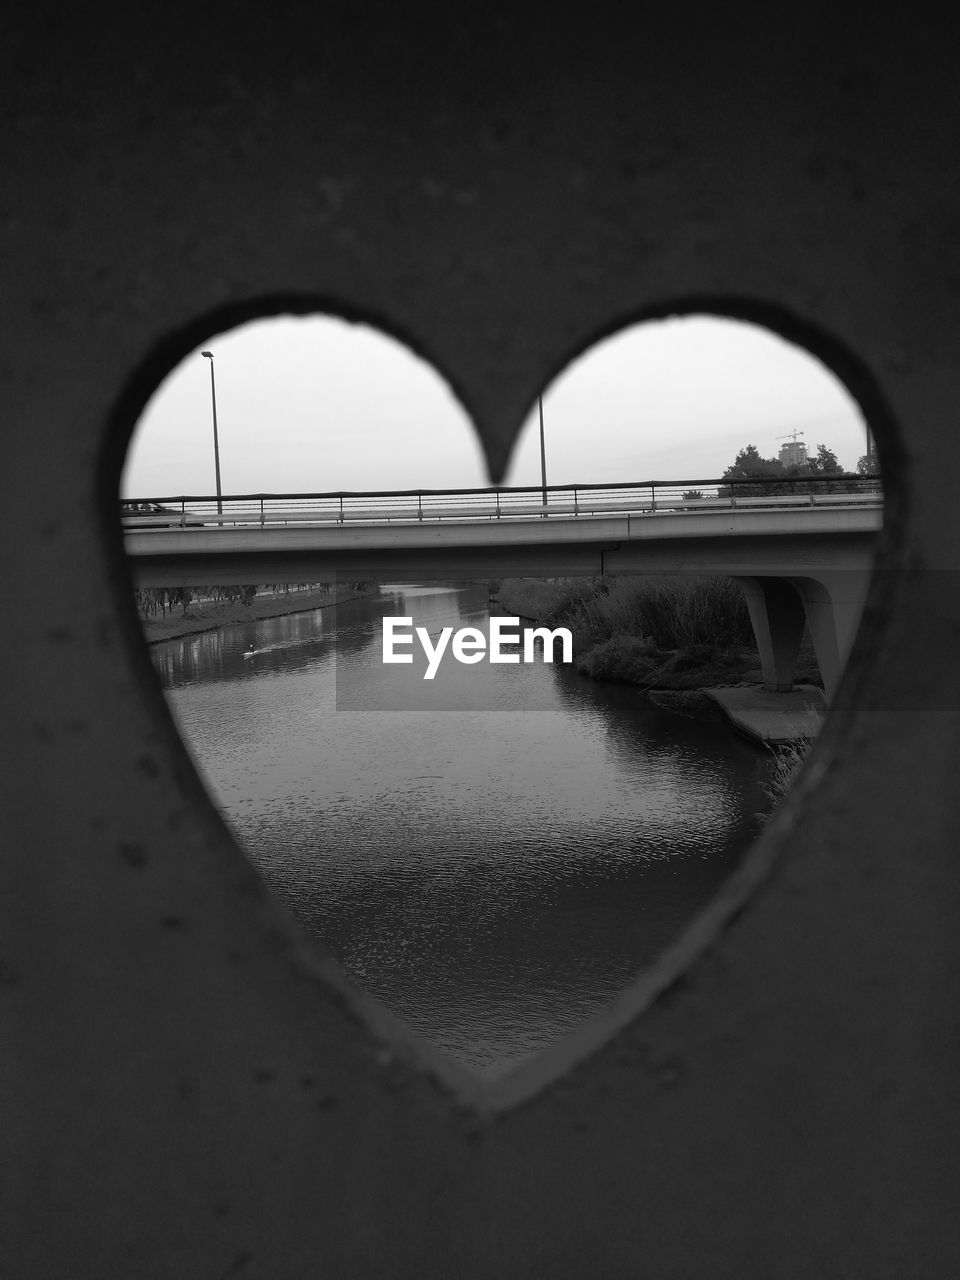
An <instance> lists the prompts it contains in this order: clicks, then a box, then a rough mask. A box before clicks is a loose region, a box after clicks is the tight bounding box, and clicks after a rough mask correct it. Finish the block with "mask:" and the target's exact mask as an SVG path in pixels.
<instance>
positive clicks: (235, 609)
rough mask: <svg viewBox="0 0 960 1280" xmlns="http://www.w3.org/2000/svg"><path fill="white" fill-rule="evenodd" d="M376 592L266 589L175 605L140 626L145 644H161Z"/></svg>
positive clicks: (143, 618)
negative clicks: (231, 598) (235, 597)
mask: <svg viewBox="0 0 960 1280" xmlns="http://www.w3.org/2000/svg"><path fill="white" fill-rule="evenodd" d="M378 591H379V587H376V586H372V587H360V588H356V587H345V586H344V587H338V586H331V585H325V584H319V585H312V586H308V587H305V588H303V589H301V590H298V589H297V588H296V587H293V588H291V589H288V590H286V591H283V590H278V591H276V592H274V591H273V590H272V589H270V588H266V589H265V590H264V591H263V592H262V593H261V594H258V595H255V596H253V598H252V599H251V600H249V601H247V602H244V601H240V600H234V601H226V600H193V601H191V602H190V604H188V605H187V607H186V609H185V610H181V608H180V606H179V605H178V606H175V607H174V608H173V609H168V610H167V613H166V615H162V614H160V613H159V612H158V613H154V614H150V615H148V616H144V615H143V614H142V613H141V615H140V623H141V626H142V627H143V634H144V636H145V638H146V641H147V644H160V643H161V642H162V641H164V640H177V639H179V638H180V637H181V636H190V635H195V634H196V633H198V632H200V631H215V630H216V629H217V628H218V627H228V626H230V625H231V623H234V622H250V621H251V620H259V619H261V618H280V617H284V616H286V615H287V614H291V613H306V612H307V611H308V610H310V609H325V608H329V607H330V606H331V605H335V604H341V603H342V602H343V601H345V600H360V599H363V598H364V597H366V596H370V595H374V594H376V593H377V592H378Z"/></svg>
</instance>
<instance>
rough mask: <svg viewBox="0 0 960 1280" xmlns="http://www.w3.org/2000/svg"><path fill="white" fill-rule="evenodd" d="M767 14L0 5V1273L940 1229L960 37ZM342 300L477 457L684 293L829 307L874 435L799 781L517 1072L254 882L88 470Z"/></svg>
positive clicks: (948, 970)
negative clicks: (384, 982)
mask: <svg viewBox="0 0 960 1280" xmlns="http://www.w3.org/2000/svg"><path fill="white" fill-rule="evenodd" d="M772 12H773V10H771V9H770V8H769V7H767V8H765V9H763V10H759V9H758V10H757V11H756V12H754V11H752V10H750V9H747V8H740V7H735V8H734V9H732V10H731V9H729V8H728V7H726V6H715V7H714V10H713V11H712V12H710V13H707V14H704V13H703V12H702V11H701V12H695V13H693V14H686V13H682V12H678V11H677V10H676V9H675V8H674V7H668V6H661V7H660V8H658V10H657V11H656V13H654V14H653V15H651V16H645V15H642V14H639V13H638V12H637V10H636V8H634V7H630V8H628V7H627V6H623V7H622V9H618V10H616V11H614V10H613V9H611V8H606V7H604V6H602V5H601V6H592V7H589V6H588V7H583V6H581V7H578V8H575V9H574V10H572V11H570V10H569V9H568V8H567V7H563V6H552V7H547V6H545V5H544V6H542V7H534V6H524V5H515V4H513V5H485V6H474V7H471V8H470V9H469V10H465V11H458V7H457V6H449V7H448V10H447V12H446V14H445V15H441V17H440V18H438V17H437V14H436V12H435V11H432V10H430V9H426V8H425V9H424V10H423V11H422V12H421V11H420V10H418V7H417V6H416V5H387V4H382V3H380V4H369V5H357V4H355V3H351V4H346V3H342V4H322V5H321V4H305V3H286V2H285V0H281V2H280V3H278V4H276V5H272V6H258V7H257V8H256V9H255V10H251V11H249V12H246V13H245V12H244V10H243V8H242V7H241V6H222V7H219V8H218V7H217V6H211V5H193V6H186V5H183V4H180V3H171V4H168V5H165V6H163V7H159V6H152V5H147V6H133V5H128V6H125V7H124V8H122V9H119V8H118V9H117V10H116V11H114V10H113V9H112V8H109V7H105V6H103V7H100V8H99V9H98V8H91V7H83V6H72V7H68V6H62V5H56V6H54V5H50V4H48V3H45V2H43V0H41V3H35V4H30V5H21V6H18V7H17V8H16V10H15V11H13V12H12V13H11V14H8V15H7V16H6V17H5V19H4V24H5V29H4V31H3V34H2V39H0V59H2V64H3V65H2V68H0V95H2V97H3V103H4V109H5V110H4V117H3V118H4V121H5V123H4V126H3V131H2V135H0V146H2V162H0V171H2V174H3V181H2V190H0V254H2V262H3V267H2V282H3V283H2V289H0V339H2V340H0V405H2V410H0V422H2V439H3V453H2V459H3V462H4V464H5V466H4V477H5V484H4V535H3V542H2V555H3V561H2V567H3V579H2V581H3V587H4V593H5V595H4V599H5V605H6V616H7V625H6V626H5V628H4V644H3V660H2V662H0V679H2V690H3V692H2V702H0V732H2V734H3V742H4V747H3V752H4V755H3V761H4V768H3V770H2V773H0V784H2V788H3V793H2V799H0V824H2V825H0V832H2V835H0V847H2V862H0V866H2V875H3V895H2V903H3V911H4V915H5V919H4V922H3V927H2V935H0V948H2V955H0V1001H2V1006H0V1027H2V1034H3V1040H4V1047H3V1051H2V1053H0V1074H2V1144H3V1151H2V1178H3V1187H2V1204H3V1216H2V1220H0V1258H2V1261H3V1267H2V1270H3V1272H4V1274H5V1275H10V1276H17V1277H28V1278H29V1280H34V1278H40V1277H42V1278H43V1280H53V1278H56V1277H67V1276H69V1277H82V1278H87V1277H89V1278H90V1280H105V1278H106V1277H114V1276H116V1277H133V1276H136V1277H140V1276H144V1277H147V1276H149V1277H154V1276H156V1277H165V1278H167V1277H173V1276H175V1277H178V1280H179V1278H184V1277H194V1276H196V1277H205V1278H208V1277H212V1276H227V1275H237V1276H243V1277H252V1276H269V1277H302V1276H314V1275H336V1276H362V1277H373V1276H389V1277H396V1276H417V1277H425V1276H437V1277H445V1278H448V1277H451V1276H456V1277H474V1276H484V1277H493V1276H497V1277H505V1276H531V1275H539V1276H550V1277H563V1276H576V1277H582V1276H594V1275H595V1276H619V1275H627V1276H653V1277H668V1276H670V1277H678V1276H683V1277H691V1276H703V1277H711V1280H712V1278H715V1277H719V1276H736V1277H744V1276H756V1277H771V1276H777V1277H809V1276H818V1277H819V1276H836V1277H840V1276H843V1277H851V1276H866V1277H873V1278H875V1277H894V1276H895V1277H898V1278H901V1277H909V1276H917V1277H920V1276H922V1277H930V1276H942V1275H949V1274H951V1273H952V1272H953V1271H954V1270H955V1266H956V1258H957V1256H958V1249H960V1240H958V1235H960V1226H958V1224H960V1216H958V1215H957V1214H956V1188H957V1174H958V1170H957V1151H958V1148H957V1142H956V1132H957V1126H958V1119H960V1117H958V1094H957V1078H958V1066H960V1035H958V1014H957V1008H958V1000H957V995H958V977H957V961H958V937H960V931H958V930H957V928H956V920H957V915H958V906H960V902H958V898H960V892H958V891H960V883H958V880H960V877H958V871H957V859H956V854H955V847H956V835H955V833H956V830H957V827H958V817H960V814H958V800H957V788H956V752H957V745H958V718H957V706H958V695H960V687H958V684H960V665H958V664H957V663H956V661H955V654H956V648H957V638H958V635H960V593H958V592H957V591H956V590H955V585H956V577H955V568H956V565H957V562H958V560H957V557H958V551H960V546H958V543H960V507H958V504H957V500H956V492H955V490H956V484H955V476H956V474H957V464H958V461H960V459H958V452H960V433H958V430H957V423H958V421H960V362H958V360H957V351H958V349H960V345H958V337H960V335H958V325H960V310H958V299H960V259H958V253H957V243H958V242H957V234H956V232H957V226H958V225H960V210H958V199H960V197H958V191H960V185H958V183H957V163H958V162H957V157H958V155H960V145H958V144H960V139H958V125H960V108H958V103H957V95H956V77H955V58H954V41H953V34H954V33H953V32H952V31H951V30H947V29H944V27H943V25H942V24H943V20H942V19H940V20H938V22H937V23H933V22H927V21H926V20H925V19H924V16H923V13H922V10H919V9H917V8H916V7H914V8H911V9H908V10H904V11H902V12H898V13H896V14H894V15H893V16H891V17H884V16H882V14H883V13H885V12H886V11H884V10H881V11H878V12H874V13H873V14H871V16H870V20H869V23H868V24H866V25H863V24H860V23H859V22H858V21H856V20H854V19H853V18H846V17H843V16H842V15H840V16H838V15H837V14H836V13H835V12H831V13H828V12H827V11H823V12H821V11H820V10H818V9H817V8H815V7H814V8H803V9H802V10H797V11H796V17H795V19H794V20H792V21H789V20H787V19H784V18H777V19H771V17H770V14H771V13H772ZM778 12H779V11H778ZM790 12H791V13H793V12H794V11H793V10H791V11H790ZM627 13H629V14H630V17H629V18H627V17H625V16H623V15H625V14H627ZM878 13H879V15H880V16H878ZM318 305H329V306H330V307H332V308H333V309H335V310H338V311H340V312H342V313H346V314H348V315H353V316H357V317H362V318H365V319H369V320H372V321H374V322H376V323H379V324H380V325H382V326H383V327H384V328H386V329H387V330H389V331H390V332H392V333H394V334H395V335H398V336H400V337H401V338H403V339H405V340H406V341H407V342H409V343H410V345H411V346H413V347H414V348H415V349H416V350H418V351H420V352H421V353H423V354H425V355H426V356H427V357H428V358H429V359H431V360H432V361H433V363H434V364H435V365H436V367H437V368H438V369H439V370H441V371H442V372H443V373H444V374H445V375H446V376H447V377H448V379H449V380H450V382H451V383H452V385H453V386H454V387H455V388H456V389H457V390H458V392H459V394H460V396H461V397H462V399H463V402H464V404H465V405H466V406H467V408H468V409H469V410H470V411H471V413H472V414H473V416H474V420H475V421H476V424H477V428H478V430H479V431H480V433H481V436H482V438H483V441H484V443H485V446H486V449H487V452H488V456H489V458H490V460H491V466H492V469H493V472H494V474H495V475H498V474H499V473H500V471H501V470H502V467H503V464H504V461H505V459H506V457H507V454H508V451H509V446H510V442H511V440H512V438H513V436H514V432H515V431H516V429H517V426H518V424H519V423H520V422H521V420H522V418H523V416H524V414H525V412H526V410H527V408H528V407H529V405H530V404H531V403H532V401H533V399H534V397H535V395H536V393H537V391H538V390H539V389H540V388H541V387H542V386H543V384H544V383H545V382H546V381H548V380H549V379H550V377H551V376H553V375H554V374H555V373H556V372H557V371H558V370H559V369H560V368H562V367H563V365H564V363H565V362H566V361H567V360H568V359H569V358H570V357H571V356H572V355H573V354H575V353H577V352H579V351H581V350H582V349H583V348H584V347H585V346H586V345H588V344H589V343H590V342H592V341H593V340H595V339H596V338H597V337H599V336H600V335H602V334H605V333H608V332H610V331H612V330H613V329H616V328H617V327H619V326H620V325H622V324H623V323H624V322H626V321H628V320H631V319H634V318H637V317H639V316H642V315H655V314H662V313H664V312H668V311H670V310H673V309H676V308H681V309H682V308H685V307H692V308H699V309H707V310H715V311H718V312H720V313H730V314H737V315H741V316H743V317H746V318H750V319H754V320H758V321H760V322H766V323H768V324H770V325H771V326H772V327H774V328H775V329H778V330H779V331H781V332H783V333H784V334H785V335H787V336H789V337H791V338H792V339H794V340H797V341H801V342H806V343H807V344H808V345H809V347H810V348H811V349H812V350H813V351H815V352H816V353H817V354H819V355H820V356H821V358H823V359H824V360H825V361H827V362H828V363H830V364H832V366H833V367H834V369H835V370H836V371H837V372H838V373H839V374H840V375H841V376H842V377H844V378H845V379H846V380H847V382H848V385H849V386H850V388H851V390H852V391H853V393H854V395H855V396H856V397H857V398H858V399H859V400H860V402H861V404H862V405H863V407H864V408H865V410H866V412H867V414H868V416H869V418H870V421H871V424H872V426H873V430H874V434H875V437H876V440H877V444H878V447H879V450H880V455H881V461H882V463H883V465H884V467H885V474H886V480H887V493H888V509H887V529H886V531H885V534H884V538H883V545H882V548H881V553H880V554H881V568H880V570H879V572H878V575H877V578H876V581H875V586H874V589H873V592H872V594H871V597H870V600H869V601H868V605H867V611H866V616H865V623H864V626H863V628H862V629H861V635H860V637H859V639H858V641H857V644H856V646H855V649H854V653H853V656H852V658H851V662H850V665H849V667H848V670H847V675H846V678H845V680H844V683H843V686H842V688H841V690H840V692H839V694H838V696H837V698H836V700H835V703H834V707H833V711H832V714H831V717H830V720H829V723H828V725H827V727H826V729H825V730H824V733H823V736H822V738H821V740H820V743H819V745H818V748H817V751H816V754H815V756H814V758H813V759H812V761H811V762H810V765H809V767H808V769H807V770H806V772H805V773H804V775H803V778H802V780H801V784H800V785H799V787H798V788H797V789H796V790H795V792H794V794H793V796H792V797H791V799H790V800H789V802H788V804H787V805H786V806H785V807H784V808H783V809H782V810H781V812H780V815H779V817H778V818H777V820H776V821H775V822H774V823H773V824H771V825H770V826H769V827H768V829H767V832H766V834H765V835H764V837H763V840H762V841H761V843H760V844H759V845H758V846H757V847H756V849H755V851H754V853H753V855H752V857H751V860H750V861H749V863H748V865H747V867H746V869H745V871H744V873H743V875H742V876H741V877H740V879H739V880H738V881H737V883H736V884H735V885H733V886H731V888H730V889H729V891H728V892H727V894H726V896H725V897H724V898H723V899H722V900H721V901H720V902H719V903H718V904H717V906H716V908H715V909H714V910H713V912H712V914H711V915H709V916H708V917H707V918H706V919H705V920H704V921H703V922H702V923H701V925H700V926H699V927H698V928H697V929H696V930H694V931H692V932H691V933H690V934H689V935H687V936H686V938H685V939H684V940H683V941H682V943H681V944H680V945H679V946H678V948H677V949H676V950H675V952H674V953H672V954H671V956H669V957H668V958H667V959H666V960H665V961H664V963H663V964H662V965H661V966H660V967H659V969H658V970H656V971H655V972H654V973H653V974H651V975H648V976H647V978H646V979H645V980H644V981H643V982H642V983H639V984H638V985H637V987H636V988H635V989H633V990H632V991H631V992H629V993H628V994H627V996H626V997H625V1002H624V1008H623V1011H622V1012H623V1017H622V1018H621V1020H620V1025H618V1026H616V1027H615V1026H614V1025H613V1023H612V1022H611V1024H610V1025H609V1026H607V1027H594V1028H592V1029H591V1030H589V1031H587V1032H585V1033H583V1035H582V1036H581V1037H580V1038H579V1039H578V1040H575V1041H572V1042H570V1043H567V1044H564V1045H561V1046H559V1047H558V1048H557V1049H556V1050H555V1051H553V1053H552V1054H550V1055H548V1056H547V1057H546V1058H545V1059H544V1061H543V1062H542V1063H541V1064H540V1065H539V1066H538V1067H537V1068H536V1070H535V1071H534V1073H533V1074H532V1075H531V1076H528V1077H526V1078H524V1079H522V1080H520V1081H519V1082H518V1083H517V1085H516V1087H515V1090H514V1092H513V1093H511V1092H510V1091H509V1090H505V1091H502V1092H501V1094H499V1095H497V1096H492V1095H490V1096H485V1097H476V1096H473V1095H471V1091H470V1086H469V1084H468V1083H465V1082H463V1081H461V1080H458V1079H457V1078H455V1076H454V1074H453V1073H452V1072H451V1071H444V1070H443V1069H440V1068H433V1067H430V1066H429V1065H425V1064H424V1063H423V1062H422V1061H421V1060H420V1057H419V1056H418V1053H419V1051H418V1050H417V1049H416V1047H411V1046H409V1045H405V1044H404V1041H403V1037H402V1035H401V1034H400V1032H399V1031H398V1030H397V1029H395V1028H391V1027H390V1026H388V1025H387V1020H381V1021H380V1023H379V1024H378V1023H377V1015H376V1014H375V1013H374V1012H372V1011H370V1010H368V1009H367V1008H366V1006H365V1005H364V1003H363V1002H362V1000H360V999H359V998H358V997H356V996H354V995H353V994H351V993H349V992H346V991H344V990H343V989H342V984H341V983H340V980H339V977H338V974H337V972H336V969H335V967H334V966H332V965H331V964H330V962H329V961H328V960H327V959H326V958H325V957H324V956H323V955H322V953H321V952H320V950H319V948H318V947H317V946H316V945H315V944H313V943H310V942H307V941H305V940H304V939H303V938H301V937H300V935H299V934H298V931H297V929H296V928H295V926H294V925H293V924H292V923H291V922H290V920H289V919H288V918H287V917H286V916H285V914H284V913H283V911H282V910H281V909H280V908H279V907H278V906H277V905H275V904H274V903H273V902H272V901H270V900H269V899H268V898H267V897H266V896H265V895H264V893H263V892H262V890H261V889H260V887H259V884H258V882H257V881H256V879H255V877H254V875H253V873H252V871H251V870H250V869H249V868H248V867H247V865H246V863H245V861H244V859H243V857H242V855H241V854H240V852H239V851H238V850H237V849H236V848H235V846H234V845H233V844H232V842H231V840H230V838H229V837H228V835H227V833H226V831H225V830H224V828H223V826H222V824H221V822H220V820H219V818H218V817H217V815H216V813H215V811H214V810H213V808H212V805H211V803H210V801H209V800H208V799H207V797H206V795H205V793H204V791H203V789H202V787H201V785H200V783H199V781H198V779H197V777H196V774H195V772H194V770H193V767H192V765H191V763H190V761H189V759H188V757H187V755H186V753H185V750H184V748H183V747H182V745H181V743H180V742H179V740H178V738H177V736H176V733H175V731H174V729H173V727H172V724H171V721H170V719H169V717H168V715H167V713H166V711H165V708H164V705H163V701H162V698H161V695H160V693H159V691H158V689H157V686H156V683H155V681H154V679H153V676H152V673H151V669H150V664H149V660H148V657H147V655H146V653H145V650H144V647H143V645H142V642H141V640H140V637H139V634H138V630H137V625H136V621H135V617H134V613H133V608H132V605H131V603H130V600H129V596H128V579H127V576H126V570H125V566H124V563H123V558H122V551H121V546H120V534H119V531H118V529H117V528H116V526H115V504H114V499H115V496H116V484H117V478H118V474H119V467H120V462H121V458H122V451H123V447H124V444H125V441H126V438H127V435H128V433H129V429H130V427H131V424H132V422H133V421H134V419H135V417H136V414H137V412H138V410H139V409H140V407H141V406H142V405H143V403H144V402H145V400H146V399H147V398H148V396H149V395H150V393H151V391H152V390H153V388H154V386H155V384H156V382H157V380H158V378H159V377H160V376H162V375H163V373H165V372H166V371H167V370H168V369H169V368H170V367H171V365H172V364H174V363H175V362H176V360H177V359H178V358H179V357H180V356H181V355H183V354H185V353H186V351H187V350H189V349H190V348H191V347H192V346H193V344H194V343H195V342H197V341H198V340H203V339H205V338H207V337H210V336H211V335H213V334H215V333H216V332H218V331H220V330H222V329H223V328H224V327H225V326H227V325H229V324H231V323H233V322H236V321H239V320H241V319H243V318H246V317H249V316H253V315H257V314H261V313H264V312H270V311H277V310H284V309H292V310H306V309H310V308H312V307H316V306H318ZM373 1024H375V1025H373ZM375 1026H379V1030H377V1029H375Z"/></svg>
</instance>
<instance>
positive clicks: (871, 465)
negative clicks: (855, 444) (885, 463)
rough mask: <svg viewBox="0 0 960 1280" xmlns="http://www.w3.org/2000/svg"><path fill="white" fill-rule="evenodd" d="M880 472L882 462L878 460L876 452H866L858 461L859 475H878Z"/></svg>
mask: <svg viewBox="0 0 960 1280" xmlns="http://www.w3.org/2000/svg"><path fill="white" fill-rule="evenodd" d="M879 474H880V463H879V462H878V461H877V455H876V454H875V453H865V454H864V455H863V456H862V457H861V458H860V459H859V460H858V462H857V475H858V476H878V475H879Z"/></svg>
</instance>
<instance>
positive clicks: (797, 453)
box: [780, 440, 807, 467]
mask: <svg viewBox="0 0 960 1280" xmlns="http://www.w3.org/2000/svg"><path fill="white" fill-rule="evenodd" d="M806 464H807V446H806V445H805V444H804V443H803V441H802V440H790V441H788V443H787V444H782V445H781V446H780V465H781V466H784V467H804V466H806Z"/></svg>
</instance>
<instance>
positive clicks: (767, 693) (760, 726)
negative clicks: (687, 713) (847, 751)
mask: <svg viewBox="0 0 960 1280" xmlns="http://www.w3.org/2000/svg"><path fill="white" fill-rule="evenodd" d="M704 693H706V694H707V695H708V696H709V697H710V698H712V699H713V701H714V702H716V703H717V705H718V706H719V707H720V708H721V709H722V710H723V712H724V713H725V714H726V716H727V719H728V720H729V721H730V723H731V724H732V725H733V726H734V727H735V728H736V729H738V730H739V731H740V732H741V733H745V734H746V735H747V736H748V737H750V738H757V739H758V740H759V741H760V742H765V743H767V745H768V746H771V747H775V746H778V745H780V744H785V743H788V742H795V741H796V740H797V739H798V738H813V737H816V735H817V733H818V732H819V728H820V725H821V724H822V723H823V719H824V716H825V715H826V712H827V703H826V699H825V698H824V696H823V690H822V689H819V688H817V686H816V685H813V684H803V685H794V687H793V690H792V691H789V692H785V693H778V692H776V691H774V690H768V689H764V687H763V685H759V684H757V685H734V686H730V687H727V688H716V689H704Z"/></svg>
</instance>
